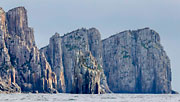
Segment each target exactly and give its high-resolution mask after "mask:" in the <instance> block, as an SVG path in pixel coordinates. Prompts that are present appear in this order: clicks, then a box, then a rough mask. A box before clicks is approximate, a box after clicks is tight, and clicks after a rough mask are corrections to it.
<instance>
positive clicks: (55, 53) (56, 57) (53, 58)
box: [40, 33, 66, 92]
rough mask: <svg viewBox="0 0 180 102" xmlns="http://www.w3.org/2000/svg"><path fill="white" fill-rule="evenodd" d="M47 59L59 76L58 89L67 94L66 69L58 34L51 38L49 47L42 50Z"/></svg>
mask: <svg viewBox="0 0 180 102" xmlns="http://www.w3.org/2000/svg"><path fill="white" fill-rule="evenodd" d="M40 51H41V52H43V53H44V54H45V56H46V58H47V61H48V62H49V64H50V66H51V68H52V71H54V72H55V74H56V75H57V89H58V91H59V92H66V86H65V81H64V68H63V63H62V48H61V37H60V36H59V34H58V33H56V34H55V35H54V36H52V37H51V38H50V41H49V45H48V46H46V47H44V48H42V49H40Z"/></svg>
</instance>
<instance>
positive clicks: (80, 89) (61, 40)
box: [40, 28, 110, 94]
mask: <svg viewBox="0 0 180 102" xmlns="http://www.w3.org/2000/svg"><path fill="white" fill-rule="evenodd" d="M101 48H102V45H101V37H100V33H99V31H98V30H97V29H95V28H91V29H85V28H82V29H78V30H76V31H73V32H71V33H68V34H65V35H64V36H60V35H59V34H57V33H56V34H55V35H54V36H52V37H51V38H50V44H49V45H48V46H46V47H44V48H42V49H40V51H41V52H44V53H45V55H46V58H47V60H48V62H49V63H50V65H51V66H53V67H52V68H54V70H58V72H59V73H61V72H64V74H62V75H61V76H62V77H60V79H62V78H64V79H65V81H64V82H65V86H66V92H67V93H89V94H90V93H96V94H98V93H106V92H110V90H109V88H108V85H107V81H106V77H105V75H104V71H103V69H102V53H101V51H102V49H101ZM79 53H81V54H80V55H81V56H83V55H86V53H89V54H90V55H91V57H90V58H94V60H91V59H89V60H90V62H91V61H95V60H96V68H95V69H97V68H98V67H99V69H101V70H94V71H93V76H91V77H90V76H87V77H88V78H89V79H88V80H87V79H84V78H85V76H86V73H82V72H80V71H77V72H75V70H76V69H77V70H86V71H84V72H87V73H89V72H90V70H89V69H88V68H90V67H94V66H91V65H89V66H88V65H86V67H82V65H79V64H77V63H81V62H77V59H79V56H80V55H79ZM57 61H59V62H57ZM55 66H58V67H55ZM87 66H88V67H87ZM91 73H92V72H91ZM94 73H95V75H94ZM63 76H64V77H63ZM94 78H95V79H94ZM80 80H81V81H80ZM90 80H91V81H90ZM88 83H89V84H88ZM86 84H87V85H86ZM77 85H78V86H77ZM95 85H96V86H97V87H96V86H95ZM91 87H92V89H91ZM95 87H96V88H97V89H98V90H97V89H96V90H95V89H94V88H95ZM87 88H89V89H87ZM86 89H87V90H86Z"/></svg>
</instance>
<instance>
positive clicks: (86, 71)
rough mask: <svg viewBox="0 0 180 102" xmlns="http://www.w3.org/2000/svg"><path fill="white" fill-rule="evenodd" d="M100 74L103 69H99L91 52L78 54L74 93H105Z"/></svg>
mask: <svg viewBox="0 0 180 102" xmlns="http://www.w3.org/2000/svg"><path fill="white" fill-rule="evenodd" d="M100 74H101V69H98V63H97V61H96V60H95V58H94V57H93V56H92V55H91V53H90V52H85V53H82V52H81V51H79V53H78V52H77V56H76V62H75V68H74V83H73V85H72V86H73V87H72V88H73V89H72V92H73V93H81V94H83V93H84V94H100V93H104V91H103V90H102V89H101V85H100V78H101V75H100Z"/></svg>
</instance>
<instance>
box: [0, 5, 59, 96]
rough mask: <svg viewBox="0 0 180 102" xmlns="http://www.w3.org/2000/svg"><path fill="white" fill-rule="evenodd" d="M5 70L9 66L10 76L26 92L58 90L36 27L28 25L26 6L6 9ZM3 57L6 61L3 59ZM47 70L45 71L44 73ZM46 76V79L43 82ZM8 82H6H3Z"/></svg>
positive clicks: (4, 34)
mask: <svg viewBox="0 0 180 102" xmlns="http://www.w3.org/2000/svg"><path fill="white" fill-rule="evenodd" d="M1 14H3V16H2V19H1V20H2V21H3V23H2V24H1V25H2V26H1V35H2V36H1V39H2V40H1V44H2V46H1V47H2V51H1V53H0V54H1V55H2V56H1V57H2V59H0V63H2V65H3V66H2V68H1V69H6V73H10V75H9V74H6V73H5V75H8V76H11V77H8V78H4V77H3V78H1V79H8V80H10V81H11V82H13V83H15V82H16V83H17V84H18V85H19V86H20V87H21V89H22V91H23V92H33V91H35V90H38V91H39V92H49V90H50V89H52V90H56V89H57V88H56V87H57V77H56V74H55V73H54V72H52V70H51V66H50V65H49V63H48V62H47V60H46V57H45V56H44V54H43V53H40V52H39V50H38V48H37V47H36V45H35V41H34V34H33V29H32V28H29V27H28V21H27V11H26V9H25V8H24V7H18V8H14V9H12V10H10V11H8V12H7V13H6V15H5V12H2V13H1ZM1 60H3V61H1ZM44 72H45V73H44ZM42 79H43V82H42ZM3 82H5V81H3Z"/></svg>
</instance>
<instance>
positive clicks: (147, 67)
mask: <svg viewBox="0 0 180 102" xmlns="http://www.w3.org/2000/svg"><path fill="white" fill-rule="evenodd" d="M102 43H103V68H104V70H105V75H106V76H107V81H108V85H109V88H110V89H111V90H112V91H113V92H115V93H171V67H170V60H169V58H168V56H167V55H166V53H165V51H164V49H163V47H162V45H161V44H160V37H159V34H158V33H157V32H155V31H154V30H151V29H149V28H145V29H139V30H136V31H130V30H129V31H124V32H121V33H118V34H116V35H113V36H111V37H109V38H107V39H105V40H103V41H102Z"/></svg>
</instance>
